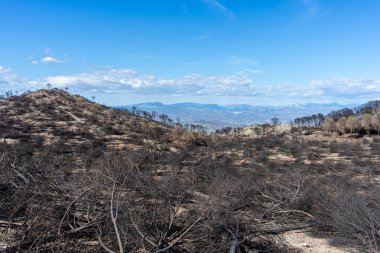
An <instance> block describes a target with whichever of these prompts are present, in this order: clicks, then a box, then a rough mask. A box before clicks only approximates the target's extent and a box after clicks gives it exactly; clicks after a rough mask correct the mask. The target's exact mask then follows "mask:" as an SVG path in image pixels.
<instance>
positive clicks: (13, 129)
mask: <svg viewBox="0 0 380 253" xmlns="http://www.w3.org/2000/svg"><path fill="white" fill-rule="evenodd" d="M0 114H1V122H0V127H1V129H0V130H1V131H0V138H2V139H3V140H4V142H6V143H14V142H29V143H31V144H35V146H36V147H37V146H40V147H41V146H42V145H60V146H61V147H60V148H63V147H62V145H64V146H67V148H68V149H70V147H74V146H76V145H78V144H82V145H84V144H93V145H104V146H107V147H115V148H125V147H138V146H149V145H151V146H154V145H156V144H158V143H159V140H160V139H161V138H162V137H163V136H164V135H165V134H167V133H169V132H170V131H171V130H170V129H169V128H168V127H166V126H164V125H162V124H159V123H157V122H153V121H148V120H146V119H143V118H140V117H137V116H135V115H133V114H130V113H128V112H125V111H120V110H117V109H113V108H110V107H106V106H103V105H100V104H96V103H93V102H91V101H89V100H87V99H85V98H83V97H80V96H76V95H71V94H69V93H67V92H65V91H62V90H58V89H53V90H39V91H36V92H32V93H28V94H25V95H22V96H15V97H11V98H9V99H3V100H0Z"/></svg>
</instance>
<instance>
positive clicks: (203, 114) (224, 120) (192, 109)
mask: <svg viewBox="0 0 380 253" xmlns="http://www.w3.org/2000/svg"><path fill="white" fill-rule="evenodd" d="M355 106H357V104H348V105H342V104H338V103H328V104H318V103H313V104H312V103H311V104H295V105H290V106H254V105H248V104H230V105H217V104H199V103H177V104H162V103H159V102H153V103H140V104H133V105H126V106H118V107H116V108H124V109H129V110H131V109H132V108H133V107H135V108H136V109H137V110H143V111H148V112H153V111H154V112H156V113H158V114H166V115H168V116H169V117H171V118H172V119H174V120H176V119H177V118H178V119H180V122H181V123H182V124H198V125H202V126H205V127H207V128H208V129H210V130H214V129H219V128H223V127H240V126H244V125H252V124H262V123H267V122H270V120H271V118H273V117H276V118H278V119H279V120H280V122H282V123H289V122H291V121H292V120H294V119H295V118H297V117H302V116H305V115H311V114H317V113H328V112H330V111H333V110H338V109H341V108H343V107H348V108H352V107H355Z"/></svg>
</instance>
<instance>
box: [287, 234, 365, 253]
mask: <svg viewBox="0 0 380 253" xmlns="http://www.w3.org/2000/svg"><path fill="white" fill-rule="evenodd" d="M283 237H284V239H285V241H287V242H288V243H289V245H291V246H292V247H294V248H296V249H299V250H301V251H302V252H305V253H357V252H358V251H355V250H353V249H349V248H347V249H344V248H342V247H337V246H334V245H331V243H330V242H329V239H327V236H326V238H318V237H313V236H311V235H310V234H309V233H307V232H306V231H301V230H299V231H291V232H287V233H285V234H284V235H283Z"/></svg>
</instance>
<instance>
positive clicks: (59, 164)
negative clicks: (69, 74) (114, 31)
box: [0, 90, 380, 253]
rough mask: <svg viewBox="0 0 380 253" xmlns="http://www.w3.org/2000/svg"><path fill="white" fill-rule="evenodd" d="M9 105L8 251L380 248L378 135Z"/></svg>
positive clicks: (4, 240)
mask: <svg viewBox="0 0 380 253" xmlns="http://www.w3.org/2000/svg"><path fill="white" fill-rule="evenodd" d="M1 110H2V111H1V112H2V113H1V119H0V120H1V132H0V134H1V137H2V139H3V140H4V141H2V142H0V175H1V177H0V252H1V253H10V252H27V253H28V252H82V253H83V252H119V253H124V252H132V253H139V252H152V253H159V252H160V253H162V252H172V253H175V252H185V253H193V252H211V253H217V252H231V253H242V252H259V253H264V252H271V253H277V252H280V253H281V252H283V253H290V252H312V253H317V252H332V253H341V252H372V253H373V252H378V250H379V247H378V245H380V230H379V228H380V212H379V210H380V206H379V203H380V170H379V168H380V155H379V154H380V138H378V137H376V136H368V137H362V138H357V137H356V136H355V137H354V136H351V137H347V138H346V137H341V136H338V135H330V134H324V133H323V132H321V131H319V130H315V129H314V128H306V127H304V128H297V127H294V128H293V129H288V128H283V129H280V130H281V131H278V130H279V129H277V131H275V130H276V128H275V127H273V126H271V125H268V127H267V128H266V130H265V131H263V130H261V131H260V133H256V132H255V135H251V134H247V133H246V132H244V131H243V132H239V131H237V132H234V133H233V134H226V133H212V134H206V133H204V132H190V131H188V130H186V129H184V128H182V127H180V126H176V127H167V126H165V125H162V124H161V123H158V122H156V121H151V120H147V119H144V118H141V117H137V116H135V115H132V114H130V113H128V112H125V111H119V110H116V109H112V108H108V107H105V106H101V105H98V104H96V103H93V102H91V101H88V100H86V99H85V98H83V97H80V96H75V95H71V94H69V93H67V92H64V91H61V90H51V91H47V90H40V91H37V92H32V93H29V94H26V95H22V96H17V97H11V98H8V99H6V100H1ZM251 131H255V130H253V129H251Z"/></svg>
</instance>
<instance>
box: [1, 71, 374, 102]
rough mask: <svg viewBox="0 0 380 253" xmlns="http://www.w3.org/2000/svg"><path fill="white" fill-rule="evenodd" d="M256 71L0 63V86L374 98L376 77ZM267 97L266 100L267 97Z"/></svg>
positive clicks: (319, 99)
mask: <svg viewBox="0 0 380 253" xmlns="http://www.w3.org/2000/svg"><path fill="white" fill-rule="evenodd" d="M259 72H260V71H256V70H251V69H246V70H243V71H240V72H237V73H233V74H226V75H202V74H197V73H193V74H189V75H185V76H183V77H180V78H163V77H159V76H156V75H144V74H140V73H137V72H136V71H135V70H132V69H105V70H100V71H93V72H84V73H78V74H72V75H56V76H47V77H43V78H40V79H34V80H30V79H27V78H23V77H20V76H18V75H17V74H15V73H14V72H13V71H12V70H11V69H9V68H6V67H3V66H0V91H5V90H9V89H13V90H19V91H25V90H28V89H39V88H45V87H46V84H47V83H50V84H52V86H53V87H57V88H64V87H69V88H70V89H71V90H73V91H78V92H100V93H125V94H140V95H144V94H155V95H165V96H167V95H170V96H179V95H182V96H185V97H188V98H189V99H191V98H194V97H223V98H231V99H236V98H245V99H253V100H260V101H267V103H270V101H273V102H276V104H279V102H278V101H294V102H297V101H303V102H304V101H309V102H322V101H323V102H329V101H330V102H332V101H337V102H342V101H343V102H344V101H345V102H363V101H366V100H373V99H379V96H380V80H369V79H368V80H356V79H350V78H335V79H328V80H313V81H310V82H309V83H306V84H293V83H292V84H288V83H285V84H273V85H263V84H257V83H256V82H255V81H254V79H253V76H255V74H256V73H259ZM268 101H269V102H268Z"/></svg>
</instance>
